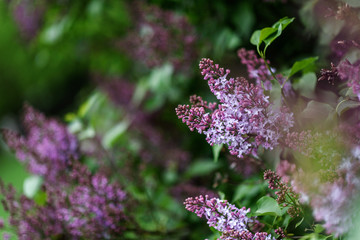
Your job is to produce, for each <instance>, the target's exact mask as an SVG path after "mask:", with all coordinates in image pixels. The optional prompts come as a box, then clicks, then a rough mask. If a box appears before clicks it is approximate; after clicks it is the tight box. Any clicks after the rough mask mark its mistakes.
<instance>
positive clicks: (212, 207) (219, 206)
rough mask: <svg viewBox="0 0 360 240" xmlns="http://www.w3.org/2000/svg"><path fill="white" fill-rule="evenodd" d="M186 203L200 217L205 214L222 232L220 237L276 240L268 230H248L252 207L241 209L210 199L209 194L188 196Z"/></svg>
mask: <svg viewBox="0 0 360 240" xmlns="http://www.w3.org/2000/svg"><path fill="white" fill-rule="evenodd" d="M184 204H185V208H186V210H188V211H190V212H194V213H196V215H197V216H198V217H203V216H205V218H206V219H207V223H208V225H209V226H210V227H214V228H215V229H216V230H218V231H219V232H221V233H222V236H221V237H220V239H224V240H232V239H244V240H247V239H249V240H270V239H271V240H275V238H273V237H272V236H271V235H270V234H268V233H266V232H257V233H255V234H253V233H251V232H250V231H249V230H248V225H249V224H250V223H252V222H253V221H254V220H253V219H252V218H249V217H248V216H246V215H247V214H248V213H249V212H250V208H248V209H246V208H245V207H243V208H241V209H239V208H237V207H235V205H233V204H230V203H229V202H228V201H226V200H220V199H218V198H211V199H209V197H208V196H207V195H205V197H204V196H202V195H200V196H198V197H195V198H192V197H190V198H187V199H186V200H185V202H184Z"/></svg>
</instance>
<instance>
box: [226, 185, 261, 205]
mask: <svg viewBox="0 0 360 240" xmlns="http://www.w3.org/2000/svg"><path fill="white" fill-rule="evenodd" d="M261 189H262V186H261V185H260V184H241V185H239V186H238V187H237V188H236V189H235V193H234V197H233V199H232V202H236V201H239V200H242V199H244V198H245V197H246V198H252V197H254V196H256V195H257V194H258V193H259V192H260V191H261Z"/></svg>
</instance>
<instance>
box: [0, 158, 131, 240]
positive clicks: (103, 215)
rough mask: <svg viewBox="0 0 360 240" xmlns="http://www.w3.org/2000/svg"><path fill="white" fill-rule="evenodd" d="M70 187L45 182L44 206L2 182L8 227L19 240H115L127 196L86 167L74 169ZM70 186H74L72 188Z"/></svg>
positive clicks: (122, 217)
mask: <svg viewBox="0 0 360 240" xmlns="http://www.w3.org/2000/svg"><path fill="white" fill-rule="evenodd" d="M64 177H66V178H68V179H69V184H68V185H65V184H57V185H55V184H49V183H48V182H44V186H43V191H44V193H45V194H46V201H45V202H44V203H43V204H39V203H36V202H34V200H32V199H29V198H27V197H25V196H24V195H22V196H20V197H17V196H16V192H15V189H14V188H13V187H11V186H7V187H6V186H5V185H4V184H3V183H2V182H0V193H1V194H2V195H3V196H4V197H5V199H3V201H2V204H3V206H4V209H5V211H7V212H9V214H10V218H9V224H10V225H11V226H12V227H14V228H15V229H16V230H17V231H16V233H17V236H18V238H19V240H40V239H50V238H51V239H52V238H54V237H62V238H64V239H72V240H77V239H84V238H85V239H94V240H95V239H113V238H114V237H115V236H119V234H121V233H122V231H123V230H124V220H125V219H126V218H125V215H124V205H123V204H124V200H125V197H126V194H125V193H124V192H123V191H122V190H121V189H120V187H119V186H118V185H117V184H114V183H110V182H109V181H108V179H107V178H106V177H105V176H103V175H101V174H95V175H92V174H91V173H90V172H89V171H88V169H87V167H85V166H83V165H77V164H76V165H74V166H73V169H72V172H71V174H70V175H67V176H64ZM70 184H71V185H70Z"/></svg>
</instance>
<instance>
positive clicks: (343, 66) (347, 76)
mask: <svg viewBox="0 0 360 240" xmlns="http://www.w3.org/2000/svg"><path fill="white" fill-rule="evenodd" d="M337 69H338V72H339V76H340V78H341V80H343V81H347V85H348V87H350V88H352V90H353V92H354V94H355V95H356V96H357V97H358V99H359V101H360V60H358V61H356V62H355V63H353V64H351V63H350V62H349V61H348V60H344V61H342V62H341V63H340V64H339V65H338V66H337Z"/></svg>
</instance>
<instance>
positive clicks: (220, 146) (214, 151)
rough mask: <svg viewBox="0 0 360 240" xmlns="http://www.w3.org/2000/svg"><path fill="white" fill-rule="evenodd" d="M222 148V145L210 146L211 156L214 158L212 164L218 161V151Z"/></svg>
mask: <svg viewBox="0 0 360 240" xmlns="http://www.w3.org/2000/svg"><path fill="white" fill-rule="evenodd" d="M222 148H223V144H220V145H218V144H214V145H213V146H212V151H213V156H214V162H217V161H218V160H219V155H220V151H221V149H222Z"/></svg>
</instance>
